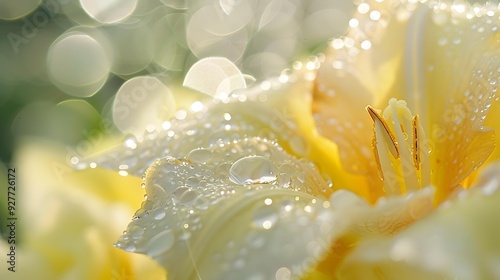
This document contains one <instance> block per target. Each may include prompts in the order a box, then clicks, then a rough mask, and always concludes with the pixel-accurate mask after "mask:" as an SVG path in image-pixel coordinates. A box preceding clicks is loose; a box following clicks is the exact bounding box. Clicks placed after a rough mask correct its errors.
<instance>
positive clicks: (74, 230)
mask: <svg viewBox="0 0 500 280" xmlns="http://www.w3.org/2000/svg"><path fill="white" fill-rule="evenodd" d="M66 156H67V152H66V150H65V149H64V148H63V147H59V146H57V145H50V144H48V143H44V144H40V143H39V142H34V141H26V142H23V143H22V144H21V145H20V148H19V149H18V150H17V151H16V156H15V163H16V164H15V166H17V167H16V170H17V173H16V175H17V177H18V182H22V185H23V188H21V189H19V191H18V192H17V195H18V200H19V201H23V203H21V204H20V205H19V207H20V208H19V209H18V210H17V211H18V213H22V216H18V217H21V219H20V220H18V222H19V223H18V228H17V230H18V231H17V232H18V240H17V241H18V242H17V243H16V250H17V252H18V253H19V255H18V260H22V262H18V268H19V271H18V273H17V274H16V276H18V277H19V279H103V280H109V279H123V278H125V277H128V278H129V279H136V276H137V275H138V272H139V271H149V273H148V275H154V276H155V277H157V278H156V279H164V275H165V271H164V270H163V269H162V268H161V267H159V266H158V265H157V264H155V263H154V262H153V261H152V260H149V259H147V258H145V257H144V256H139V257H138V256H132V255H130V254H126V253H125V252H122V251H121V250H118V249H116V248H114V247H113V242H114V241H115V240H116V238H118V236H119V235H120V233H121V232H122V228H123V227H124V226H125V225H126V223H127V220H128V218H129V217H130V216H131V215H132V214H133V208H131V207H137V205H139V204H140V201H138V200H140V198H141V197H142V195H143V190H142V189H141V188H140V183H139V185H137V183H136V184H134V185H133V186H131V185H128V183H130V182H132V183H134V180H133V179H132V181H128V180H126V179H125V178H123V177H121V176H118V175H117V174H110V172H95V170H91V171H89V172H82V173H79V174H77V176H75V177H72V176H74V175H75V174H74V173H75V172H74V171H72V170H71V169H70V168H69V167H66V166H65V160H66ZM108 175H110V176H108ZM115 175H116V176H118V177H115ZM138 182H140V179H139V181H138ZM128 187H131V188H130V189H129V188H128ZM25 267H30V269H23V268H25ZM3 272H4V270H2V271H1V272H0V278H2V279H12V278H11V276H12V275H9V274H8V275H6V276H5V277H4V275H3Z"/></svg>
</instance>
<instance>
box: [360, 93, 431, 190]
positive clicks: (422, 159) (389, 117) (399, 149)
mask: <svg viewBox="0 0 500 280" xmlns="http://www.w3.org/2000/svg"><path fill="white" fill-rule="evenodd" d="M366 110H367V111H368V113H369V114H370V117H371V118H372V119H373V122H374V125H373V140H372V150H373V153H374V156H375V160H376V161H377V167H378V171H379V175H380V178H381V179H382V181H383V186H384V192H385V193H386V194H387V195H397V194H403V193H406V192H412V191H416V190H418V189H420V188H422V187H425V186H427V185H429V184H430V164H429V148H428V142H427V138H426V137H425V134H424V131H423V129H422V127H421V125H420V123H419V117H418V115H415V116H414V115H412V114H411V112H410V109H408V107H407V106H406V102H405V101H403V100H399V101H398V100H396V99H394V98H393V99H391V100H390V101H389V106H387V108H386V109H385V110H384V112H383V114H381V113H380V111H379V110H377V109H374V108H373V107H371V106H368V107H366Z"/></svg>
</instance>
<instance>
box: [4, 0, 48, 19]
mask: <svg viewBox="0 0 500 280" xmlns="http://www.w3.org/2000/svg"><path fill="white" fill-rule="evenodd" d="M40 3H42V0H23V1H12V0H0V19H4V20H14V19H18V18H21V17H23V16H25V15H27V14H29V13H31V12H32V11H34V10H35V9H36V8H38V6H39V5H40Z"/></svg>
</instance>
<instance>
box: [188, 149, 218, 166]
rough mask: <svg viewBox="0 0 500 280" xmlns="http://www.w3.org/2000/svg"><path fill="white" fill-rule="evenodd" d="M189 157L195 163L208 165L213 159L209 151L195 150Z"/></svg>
mask: <svg viewBox="0 0 500 280" xmlns="http://www.w3.org/2000/svg"><path fill="white" fill-rule="evenodd" d="M187 157H188V158H189V159H190V160H192V161H195V162H199V163H206V162H208V161H210V160H211V159H212V152H211V151H210V150H207V149H194V150H192V151H191V152H189V154H188V156H187Z"/></svg>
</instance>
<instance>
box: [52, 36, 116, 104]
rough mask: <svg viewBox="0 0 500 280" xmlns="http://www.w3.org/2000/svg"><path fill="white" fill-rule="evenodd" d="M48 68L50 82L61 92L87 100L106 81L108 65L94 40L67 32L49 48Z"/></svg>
mask: <svg viewBox="0 0 500 280" xmlns="http://www.w3.org/2000/svg"><path fill="white" fill-rule="evenodd" d="M47 66H48V70H49V74H50V77H51V79H52V82H53V83H54V84H55V85H56V86H57V87H59V88H60V89H61V90H62V91H64V92H66V93H67V94H70V95H73V96H78V97H89V96H92V95H94V94H95V93H96V92H97V91H98V90H99V89H100V88H101V87H102V86H103V85H104V83H105V82H106V80H107V78H108V75H109V70H110V67H111V62H110V60H109V58H108V56H107V54H106V51H105V50H104V48H103V47H102V46H101V45H100V44H99V42H97V41H96V40H95V39H94V38H92V37H91V36H89V35H87V34H85V33H81V32H68V33H65V34H63V35H61V36H60V37H59V38H58V39H57V40H56V41H55V42H54V43H53V44H52V46H50V49H49V53H48V57H47Z"/></svg>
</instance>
